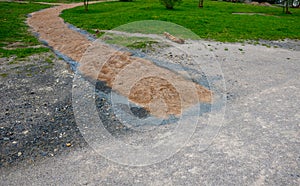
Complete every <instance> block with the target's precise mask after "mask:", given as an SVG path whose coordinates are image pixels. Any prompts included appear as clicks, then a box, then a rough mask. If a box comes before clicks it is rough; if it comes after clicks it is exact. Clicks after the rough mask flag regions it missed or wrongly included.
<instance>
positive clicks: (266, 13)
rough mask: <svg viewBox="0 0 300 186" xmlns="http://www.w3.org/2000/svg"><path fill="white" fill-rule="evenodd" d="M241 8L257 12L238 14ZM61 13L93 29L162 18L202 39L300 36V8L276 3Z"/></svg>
mask: <svg viewBox="0 0 300 186" xmlns="http://www.w3.org/2000/svg"><path fill="white" fill-rule="evenodd" d="M241 12H242V13H254V14H235V13H241ZM61 17H62V18H63V19H64V20H65V21H66V22H69V23H71V24H73V25H75V26H76V27H79V28H82V29H84V30H87V31H89V32H91V33H94V30H96V29H98V30H110V29H114V28H116V27H118V26H120V25H123V24H126V23H130V22H133V21H140V20H161V21H168V22H173V23H176V24H179V25H181V26H183V27H186V28H188V29H190V30H191V31H193V32H194V33H196V34H197V35H198V36H200V37H201V38H202V39H208V40H216V41H222V42H238V41H246V40H259V39H264V40H281V39H286V38H289V39H300V32H299V30H300V24H299V20H300V9H293V14H291V15H286V14H284V13H283V12H282V9H281V8H280V7H275V6H274V7H262V6H254V5H249V4H242V3H228V2H219V1H206V2H205V7H204V8H203V9H199V8H198V7H197V4H196V3H195V2H194V1H192V0H184V1H183V3H182V4H181V5H180V6H178V7H176V8H175V10H166V9H165V8H164V7H163V6H161V5H160V4H159V3H158V2H156V1H151V0H135V1H134V2H106V3H101V4H94V5H91V6H90V7H89V11H88V12H85V11H84V9H83V8H82V7H76V8H73V9H69V10H65V11H63V13H62V14H61ZM141 29H143V32H144V33H147V32H148V33H157V34H162V33H163V31H162V30H151V29H149V28H147V27H145V28H141ZM175 35H176V34H175ZM177 36H180V34H179V35H177Z"/></svg>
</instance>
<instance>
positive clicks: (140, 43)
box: [102, 34, 158, 49]
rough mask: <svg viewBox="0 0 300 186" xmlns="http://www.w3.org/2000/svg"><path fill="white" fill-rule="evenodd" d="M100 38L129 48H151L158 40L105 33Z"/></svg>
mask: <svg viewBox="0 0 300 186" xmlns="http://www.w3.org/2000/svg"><path fill="white" fill-rule="evenodd" d="M102 39H103V40H104V41H105V42H106V43H108V44H115V45H119V46H125V47H128V48H131V49H146V48H152V46H153V45H155V44H157V43H158V41H155V40H153V39H151V38H147V37H128V36H122V35H116V34H105V36H103V37H102Z"/></svg>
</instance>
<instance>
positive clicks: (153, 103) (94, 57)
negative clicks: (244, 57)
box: [28, 3, 212, 117]
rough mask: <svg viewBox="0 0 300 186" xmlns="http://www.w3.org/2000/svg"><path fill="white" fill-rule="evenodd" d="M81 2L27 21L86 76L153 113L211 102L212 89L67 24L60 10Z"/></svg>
mask: <svg viewBox="0 0 300 186" xmlns="http://www.w3.org/2000/svg"><path fill="white" fill-rule="evenodd" d="M80 5H83V4H82V3H76V4H64V5H61V6H58V7H53V8H49V9H45V10H42V11H40V12H35V13H33V14H32V16H31V17H30V18H28V24H29V25H30V26H31V27H32V28H33V30H34V32H37V33H38V34H39V36H40V39H42V40H45V41H46V42H48V44H49V46H51V47H53V49H54V50H57V51H59V52H61V53H62V54H64V55H66V56H68V57H70V58H72V59H73V60H75V61H78V62H79V63H80V67H79V70H80V71H81V72H83V74H85V75H86V76H89V77H92V78H94V79H99V80H101V81H105V82H106V83H107V85H108V86H110V87H111V88H112V89H113V90H115V91H117V92H118V93H120V94H122V95H124V96H126V97H128V98H129V99H130V100H131V101H132V102H134V103H136V104H138V105H140V106H142V107H144V108H146V109H147V110H148V111H150V112H151V113H152V114H153V115H155V116H159V117H165V116H167V115H169V114H174V115H180V114H181V113H182V109H186V108H188V107H190V106H192V105H194V104H196V103H198V102H199V101H202V102H211V101H212V92H211V91H209V90H208V89H206V88H204V87H202V86H200V85H198V84H196V83H193V82H192V81H189V80H187V79H184V78H183V77H182V76H180V75H178V74H176V73H174V72H172V71H170V70H168V69H165V68H161V67H159V66H157V65H155V64H154V63H153V62H151V61H148V60H145V59H142V58H137V57H133V56H131V54H130V53H126V52H119V51H116V50H114V49H112V48H110V47H108V46H105V45H102V44H100V43H91V41H89V40H88V39H87V38H86V37H85V36H83V35H81V34H80V33H78V32H76V31H73V30H71V29H69V28H68V27H67V25H66V24H65V23H64V21H63V20H62V19H61V18H60V17H59V14H60V13H61V11H63V10H65V9H68V8H73V7H76V6H80Z"/></svg>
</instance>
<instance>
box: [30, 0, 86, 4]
mask: <svg viewBox="0 0 300 186" xmlns="http://www.w3.org/2000/svg"><path fill="white" fill-rule="evenodd" d="M28 1H30V2H46V3H78V2H83V0H28Z"/></svg>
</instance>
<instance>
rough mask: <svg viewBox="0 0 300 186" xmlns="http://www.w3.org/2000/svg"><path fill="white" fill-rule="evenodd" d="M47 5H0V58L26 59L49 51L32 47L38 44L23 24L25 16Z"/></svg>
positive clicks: (4, 3)
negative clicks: (13, 56)
mask: <svg viewBox="0 0 300 186" xmlns="http://www.w3.org/2000/svg"><path fill="white" fill-rule="evenodd" d="M47 7H49V6H48V5H39V4H25V3H21V4H19V3H7V2H1V3H0V11H1V14H0V20H1V25H0V57H9V56H11V55H16V56H17V57H20V58H21V57H26V56H29V55H31V54H34V53H40V52H46V51H49V49H48V48H45V47H39V48H32V46H36V45H40V42H39V41H38V40H37V38H36V37H34V36H33V35H32V34H31V33H30V32H29V31H28V26H27V25H26V23H25V19H26V15H27V14H29V13H31V12H35V11H38V10H40V9H43V8H47Z"/></svg>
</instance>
